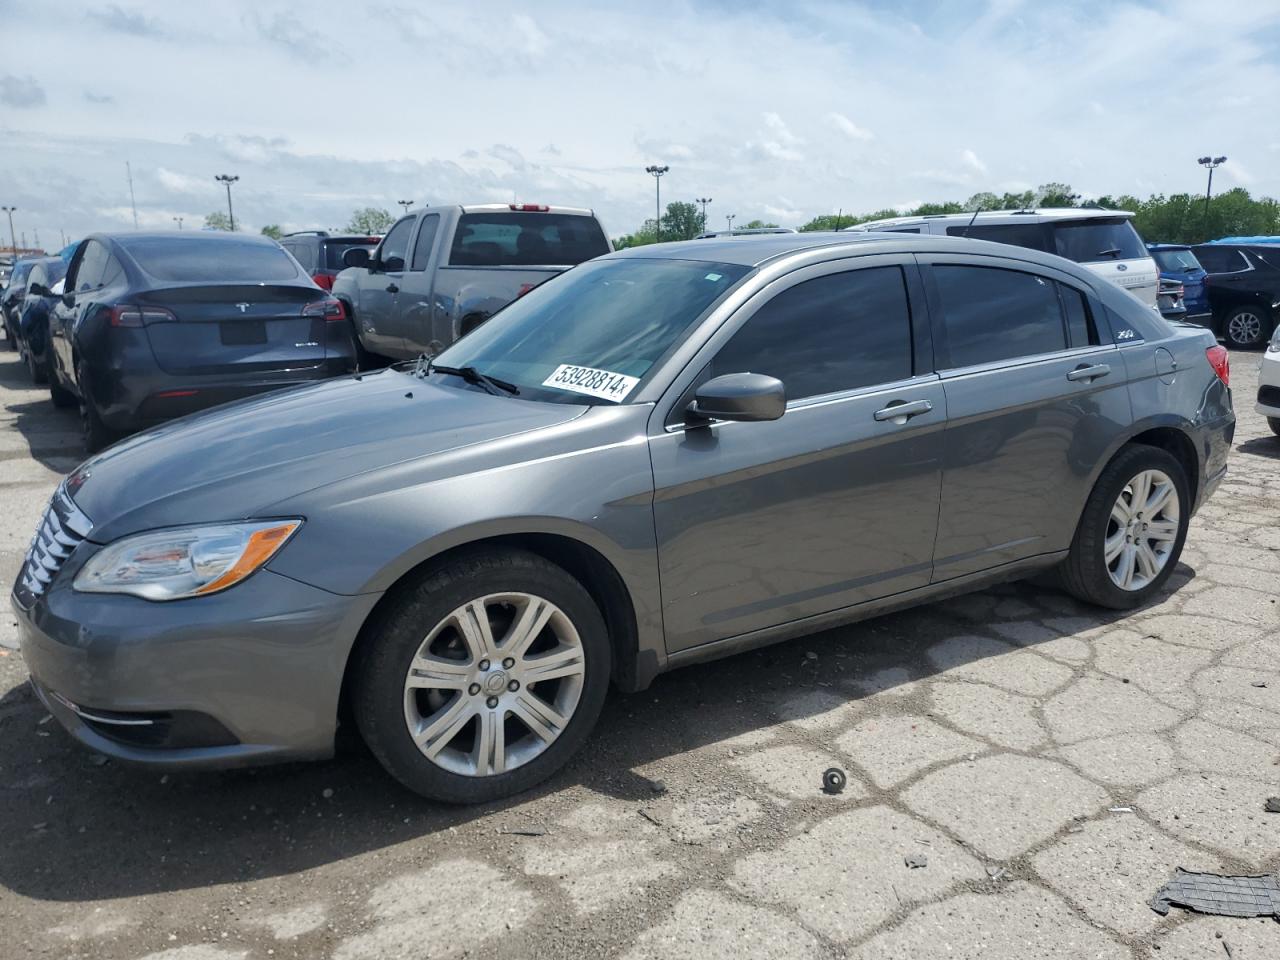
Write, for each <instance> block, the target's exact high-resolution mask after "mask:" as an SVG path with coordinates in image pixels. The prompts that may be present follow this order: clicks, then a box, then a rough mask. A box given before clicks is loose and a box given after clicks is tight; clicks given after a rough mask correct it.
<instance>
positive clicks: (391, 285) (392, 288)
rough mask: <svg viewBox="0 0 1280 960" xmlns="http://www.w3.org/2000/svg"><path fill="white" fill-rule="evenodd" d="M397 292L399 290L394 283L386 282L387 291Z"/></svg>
mask: <svg viewBox="0 0 1280 960" xmlns="http://www.w3.org/2000/svg"><path fill="white" fill-rule="evenodd" d="M399 292H400V288H399V287H397V286H396V285H395V284H394V283H389V284H387V293H399Z"/></svg>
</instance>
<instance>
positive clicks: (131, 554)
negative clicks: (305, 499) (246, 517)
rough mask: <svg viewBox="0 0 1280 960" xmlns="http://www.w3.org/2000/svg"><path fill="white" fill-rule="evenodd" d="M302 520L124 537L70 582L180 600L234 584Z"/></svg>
mask: <svg viewBox="0 0 1280 960" xmlns="http://www.w3.org/2000/svg"><path fill="white" fill-rule="evenodd" d="M300 526H302V521H301V520H268V521H264V522H260V523H218V524H210V525H208V526H199V527H170V528H169V529H167V530H153V531H151V532H150V533H140V534H137V535H136V536H132V537H125V538H124V539H123V540H119V541H117V542H116V543H112V544H109V545H108V546H107V547H105V548H103V550H102V551H100V552H99V553H96V554H94V555H93V557H91V558H90V560H89V562H88V563H86V564H85V565H84V566H83V567H82V568H81V570H80V572H79V573H78V574H76V579H75V582H74V583H73V584H72V586H74V587H75V589H77V590H80V591H82V592H85V593H131V594H133V595H134V596H135V597H142V598H143V599H146V600H180V599H182V598H183V597H198V596H203V595H204V594H207V593H217V592H218V591H219V590H225V589H227V587H230V586H234V585H235V584H237V583H239V582H240V581H241V580H243V579H244V578H245V577H247V576H249V574H251V573H253V572H254V571H255V570H257V569H258V568H259V567H261V566H262V565H263V564H264V563H266V562H267V561H268V560H270V559H271V558H272V557H273V556H275V554H276V551H277V550H279V549H280V548H281V547H283V546H284V545H285V543H286V541H288V539H289V538H290V537H291V536H293V533H294V531H295V530H297V529H298V527H300Z"/></svg>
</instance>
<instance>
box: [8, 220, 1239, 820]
mask: <svg viewBox="0 0 1280 960" xmlns="http://www.w3.org/2000/svg"><path fill="white" fill-rule="evenodd" d="M1234 425H1235V417H1234V415H1233V413H1232V407H1231V393H1230V390H1229V388H1228V372H1227V365H1226V352H1225V350H1224V349H1223V348H1222V347H1220V346H1218V345H1217V344H1216V343H1215V342H1214V339H1213V336H1212V335H1211V334H1210V333H1209V332H1208V331H1206V330H1204V329H1202V328H1198V327H1189V326H1181V325H1176V324H1171V323H1169V322H1168V321H1166V320H1164V319H1162V318H1161V317H1159V316H1158V315H1157V314H1156V313H1155V312H1154V311H1152V310H1151V309H1150V308H1149V307H1146V306H1145V305H1144V304H1142V303H1141V302H1140V301H1138V300H1136V299H1134V298H1133V297H1132V296H1131V295H1130V294H1128V293H1126V292H1125V291H1123V290H1121V289H1120V288H1118V287H1117V286H1115V285H1114V284H1111V283H1109V282H1107V281H1106V280H1104V279H1101V278H1099V277H1097V276H1095V275H1094V274H1092V273H1090V272H1088V271H1087V270H1086V269H1084V268H1082V267H1078V266H1076V265H1074V264H1072V263H1070V262H1068V261H1065V260H1061V259H1058V258H1056V257H1053V256H1051V255H1048V254H1042V253H1038V252H1035V251H1030V250H1024V249H1019V248H1015V247H1011V246H1007V245H997V244H992V243H985V242H981V241H972V240H960V239H948V238H942V237H907V236H900V235H895V236H888V235H875V234H867V235H848V234H840V235H816V236H815V235H812V234H810V235H804V234H801V235H791V236H775V237H760V238H754V239H750V238H748V239H743V238H735V239H734V240H725V241H718V240H705V241H700V242H698V243H688V244H670V245H665V246H651V247H644V248H640V249H637V250H628V251H625V252H621V253H616V254H613V255H610V256H608V257H603V258H600V259H598V260H595V261H592V262H590V263H587V264H583V265H582V266H580V267H577V268H575V269H573V270H571V271H568V272H567V273H565V274H564V275H562V276H560V277H557V278H555V279H554V280H552V281H550V282H548V283H547V284H544V285H543V286H541V287H539V288H538V289H537V290H535V291H533V292H532V293H530V294H529V295H528V296H527V297H524V298H522V299H520V300H518V301H516V302H515V303H514V304H512V305H511V306H510V307H508V308H507V309H506V310H504V311H503V312H502V313H501V314H499V315H498V316H497V317H496V318H495V319H494V320H493V321H492V322H491V323H489V324H487V325H486V326H484V327H483V328H481V329H480V330H478V331H476V332H475V333H474V334H472V335H471V336H469V337H467V338H466V339H465V340H463V341H461V342H459V343H458V344H456V345H455V346H454V347H452V348H450V349H449V350H446V351H445V352H444V353H443V354H441V355H440V356H439V357H438V358H437V360H436V362H435V364H434V365H432V366H428V365H427V364H426V363H425V362H424V363H421V364H419V365H416V366H413V365H410V366H406V367H404V368H398V369H389V370H384V371H381V372H378V373H375V374H369V375H364V376H359V375H357V376H354V377H347V378H343V379H340V380H335V381H331V382H328V383H324V384H320V385H316V386H312V387H304V388H300V389H297V390H293V391H289V392H284V393H277V394H274V395H272V396H269V397H265V398H262V399H257V400H251V401H247V402H244V403H241V404H238V405H234V406H228V407H224V408H221V409H219V410H216V411H211V412H209V413H206V414H203V415H198V416H196V417H192V418H188V419H186V420H184V421H182V422H180V423H175V424H172V425H168V426H165V427H161V428H159V429H156V430H153V431H151V432H149V433H146V434H143V435H141V436H139V437H136V438H133V439H131V440H129V441H126V442H124V443H122V444H120V445H118V446H116V447H114V448H113V449H111V450H110V451H108V452H107V453H105V454H103V455H102V456H99V457H97V458H94V459H91V460H89V461H87V462H86V463H85V464H84V465H83V466H82V467H80V468H79V469H78V470H77V471H76V472H75V473H74V474H72V475H71V476H70V477H69V478H68V479H67V481H66V482H65V483H64V484H63V485H62V487H61V488H60V489H59V491H58V493H57V495H56V496H55V497H54V499H53V502H52V504H51V505H50V508H49V511H48V513H47V515H46V516H45V518H44V520H43V521H42V523H41V527H40V530H39V531H38V533H37V535H36V539H35V541H34V543H33V544H32V547H31V551H30V553H29V555H28V558H27V561H26V563H25V565H24V567H23V569H22V572H21V574H20V576H19V578H18V581H17V583H16V585H15V588H14V594H13V600H14V605H15V608H16V611H17V615H18V619H19V621H20V624H21V626H20V634H21V638H22V645H23V651H24V655H25V657H26V662H27V663H28V665H29V667H30V670H31V674H32V679H33V682H34V684H35V687H36V689H37V691H38V692H39V694H40V696H41V697H42V699H43V700H44V702H45V703H46V704H47V705H48V707H49V709H50V710H51V711H52V712H53V713H54V715H55V716H56V717H57V718H58V719H59V721H60V722H61V723H62V724H63V725H64V726H65V727H66V728H67V729H68V730H70V731H71V732H72V734H73V735H74V736H75V737H77V738H78V739H79V740H81V741H82V742H84V743H86V744H88V745H90V746H92V747H94V748H95V749H98V750H101V751H103V752H105V753H109V754H111V755H113V756H116V757H122V758H127V759H132V760H138V761H147V762H154V763H167V764H177V765H211V764H230V763H244V762H251V761H265V760H281V759H286V758H299V757H320V756H324V755H327V754H329V753H330V752H331V750H332V749H333V742H334V732H335V728H336V725H337V722H338V716H339V704H340V702H343V701H344V700H345V702H347V703H348V704H349V706H350V712H351V715H352V716H353V717H354V719H355V722H356V723H357V725H358V726H359V728H360V730H361V731H362V733H363V735H364V737H365V739H366V740H367V742H368V743H369V745H370V746H371V747H372V749H373V751H374V753H375V754H376V755H377V756H378V757H379V758H380V759H381V761H382V762H383V763H384V764H385V765H386V767H387V769H388V770H390V771H391V773H393V774H394V775H395V776H396V777H398V778H399V779H400V780H402V781H403V782H404V783H406V784H407V785H409V786H410V787H411V788H413V789H414V790H417V791H419V792H421V793H423V794H426V795H428V796H432V797H438V798H443V799H446V800H452V801H481V800H487V799H492V798H495V797H500V796H503V795H506V794H509V793H512V792H514V791H517V790H521V789H524V788H527V787H529V786H531V785H533V784H535V783H537V782H538V781H540V780H542V779H543V778H545V777H547V776H548V775H549V774H550V773H552V772H553V771H554V770H556V769H557V768H558V767H559V766H560V765H561V764H563V763H565V762H566V761H567V760H568V758H569V757H570V756H571V755H572V754H573V752H574V751H575V750H576V749H577V748H578V747H579V746H580V745H581V744H582V743H583V741H584V740H585V738H586V737H587V735H588V733H589V731H590V729H591V727H592V724H593V723H594V722H595V719H596V717H597V714H598V712H599V710H600V707H601V704H602V702H603V700H604V697H605V692H606V688H607V687H608V685H609V683H610V681H612V682H613V683H614V684H615V685H616V686H618V687H620V688H622V689H624V690H638V689H642V688H644V687H645V686H646V685H648V684H649V683H650V682H651V681H652V680H653V679H654V677H655V676H656V675H658V674H659V673H661V672H662V671H664V670H669V669H671V668H674V667H678V666H681V665H684V664H689V663H693V662H697V661H701V660H707V659H710V658H714V657H720V656H724V655H726V654H731V653H734V652H737V651H740V650H744V649H748V648H751V647H755V646H758V645H760V644H763V643H769V642H773V641H776V640H781V639H785V638H788V637H792V636H795V635H799V634H803V633H807V632H811V631H814V630H817V629H819V628H822V627H827V626H831V625H833V624H838V623H845V622H849V621H853V620H857V619H860V618H864V617H868V616H872V615H875V614H877V613H881V612H883V611H886V610H890V609H896V608H900V607H905V606H909V605H912V604H917V603H921V602H924V601H926V600H929V599H932V598H936V597H938V596H940V595H943V594H950V593H955V592H960V591H964V590H970V589H975V588H978V587H981V586H983V585H985V584H989V583H991V582H993V581H997V580H1011V579H1017V578H1020V577H1025V576H1028V575H1030V574H1033V573H1037V572H1043V571H1047V570H1052V571H1055V572H1056V574H1057V575H1058V577H1059V578H1060V580H1061V582H1062V584H1063V585H1064V586H1065V587H1066V589H1068V590H1069V591H1071V592H1072V593H1074V594H1075V595H1077V596H1079V597H1081V598H1084V599H1086V600H1089V601H1092V602H1094V603H1098V604H1102V605H1104V606H1109V607H1114V608H1125V607H1130V606H1133V605H1135V604H1138V603H1141V602H1143V601H1144V600H1146V599H1147V598H1148V597H1150V596H1151V594H1152V593H1153V592H1154V591H1156V590H1158V589H1159V588H1160V587H1161V585H1162V584H1163V583H1164V581H1165V580H1166V578H1167V577H1168V576H1169V574H1170V572H1171V571H1172V569H1173V567H1174V565H1175V563H1176V562H1177V559H1178V555H1179V553H1180V551H1181V549H1182V544H1183V539H1184V537H1185V535H1186V530H1187V524H1188V522H1189V520H1190V518H1191V515H1192V513H1193V512H1194V511H1195V510H1196V508H1197V507H1198V506H1199V505H1200V504H1201V503H1203V502H1204V500H1205V498H1206V497H1207V496H1208V495H1209V494H1210V493H1211V492H1212V491H1213V489H1214V488H1215V487H1216V486H1217V484H1218V483H1219V482H1220V481H1221V479H1222V477H1223V475H1224V473H1225V471H1226V467H1227V452H1228V450H1229V448H1230V444H1231V438H1232V434H1233V431H1234Z"/></svg>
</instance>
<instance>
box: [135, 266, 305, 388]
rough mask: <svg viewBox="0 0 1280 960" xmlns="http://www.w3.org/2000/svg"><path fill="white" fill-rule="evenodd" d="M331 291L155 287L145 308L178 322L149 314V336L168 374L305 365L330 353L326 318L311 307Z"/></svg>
mask: <svg viewBox="0 0 1280 960" xmlns="http://www.w3.org/2000/svg"><path fill="white" fill-rule="evenodd" d="M322 297H323V294H322V293H321V292H320V291H319V290H316V289H314V288H312V287H305V286H301V285H298V284H269V283H261V284H258V283H255V284H207V285H206V284H200V285H190V286H181V287H166V288H161V289H158V290H151V291H148V292H146V293H143V294H140V295H139V296H138V297H137V300H138V301H139V305H141V306H155V307H163V308H164V309H166V310H168V311H169V312H170V313H171V314H172V315H173V318H174V319H172V320H149V321H148V322H147V324H146V328H145V329H146V333H147V339H148V341H149V342H150V344H151V351H152V353H153V354H154V355H155V358H156V362H157V363H158V364H159V365H160V367H161V369H163V370H164V371H165V372H166V373H172V374H178V375H186V376H193V375H195V376H217V375H223V374H239V373H261V372H270V371H279V370H305V369H307V368H310V367H317V366H319V365H320V364H321V363H322V362H323V361H324V358H325V340H326V339H327V338H326V336H325V320H324V318H323V317H319V316H316V317H308V316H304V315H303V313H302V311H303V308H304V307H305V306H306V305H307V304H308V303H311V302H313V301H316V300H320V299H322Z"/></svg>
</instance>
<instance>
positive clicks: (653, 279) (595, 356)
mask: <svg viewBox="0 0 1280 960" xmlns="http://www.w3.org/2000/svg"><path fill="white" fill-rule="evenodd" d="M748 272H749V268H748V267H743V266H739V265H736V264H727V263H711V262H708V261H697V260H656V259H655V260H643V259H622V260H599V261H595V262H592V263H585V264H583V265H582V266H579V267H575V268H574V269H573V270H569V271H567V272H565V273H563V274H561V275H560V276H558V277H554V278H552V279H551V280H549V281H547V282H546V283H544V284H542V285H541V286H539V287H536V288H535V289H533V290H532V291H530V292H529V293H528V294H527V295H525V296H524V297H521V298H520V299H519V300H516V301H515V302H514V303H512V304H510V305H509V306H508V307H506V308H505V309H504V310H502V311H501V312H500V313H498V314H496V315H495V316H494V317H493V319H491V320H490V321H489V322H488V323H486V324H485V325H484V326H482V327H480V328H479V329H478V330H476V331H475V332H474V333H471V334H468V335H467V336H466V337H464V338H463V339H462V340H459V341H458V342H457V343H456V344H454V345H453V346H451V347H450V348H449V349H447V350H445V351H444V352H443V353H442V354H440V356H438V357H436V359H435V362H436V363H437V364H439V365H441V366H447V367H455V368H460V367H475V368H476V370H478V371H479V372H480V373H483V374H485V375H486V376H490V377H497V378H499V379H502V380H506V381H509V382H510V383H513V384H515V385H516V386H517V387H519V388H520V396H521V397H522V398H525V399H531V400H552V401H556V402H560V403H591V402H614V403H622V402H624V401H625V400H626V398H627V396H628V395H629V394H631V393H632V392H633V391H634V389H635V387H636V385H637V384H638V383H639V382H640V380H641V379H642V378H643V377H644V375H645V374H646V373H648V372H649V368H650V367H652V366H653V365H654V363H655V362H656V361H657V360H658V358H659V357H661V356H662V355H663V354H664V353H666V352H667V350H669V349H670V348H671V347H673V346H674V345H675V344H676V342H677V341H678V340H679V339H680V337H681V336H682V335H683V334H684V332H685V331H686V330H688V329H689V327H690V326H691V325H692V324H693V323H694V322H695V321H697V320H698V319H699V318H700V317H701V316H702V315H703V314H704V313H706V311H707V310H708V309H709V308H710V307H711V306H712V305H713V304H715V303H716V301H717V300H719V299H720V298H721V297H722V296H724V295H725V294H726V293H727V292H728V291H729V289H730V288H731V287H733V285H734V284H735V283H737V282H738V281H739V280H740V279H741V278H742V277H743V276H745V275H746V274H747V273H748Z"/></svg>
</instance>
